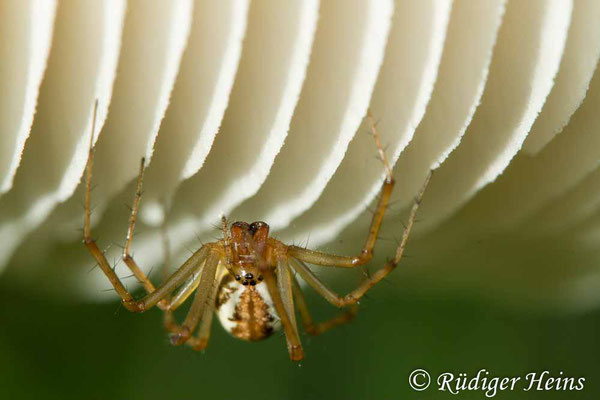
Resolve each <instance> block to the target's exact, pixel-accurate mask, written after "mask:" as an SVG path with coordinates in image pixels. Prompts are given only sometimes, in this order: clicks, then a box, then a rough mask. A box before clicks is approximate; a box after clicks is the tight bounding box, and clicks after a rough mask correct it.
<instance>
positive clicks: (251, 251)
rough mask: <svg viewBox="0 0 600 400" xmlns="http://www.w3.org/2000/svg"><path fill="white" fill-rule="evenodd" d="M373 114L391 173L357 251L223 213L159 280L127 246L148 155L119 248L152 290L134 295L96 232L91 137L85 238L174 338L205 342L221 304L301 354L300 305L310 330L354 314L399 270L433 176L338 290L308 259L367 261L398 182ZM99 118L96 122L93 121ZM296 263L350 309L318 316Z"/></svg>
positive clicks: (123, 292)
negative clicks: (387, 243)
mask: <svg viewBox="0 0 600 400" xmlns="http://www.w3.org/2000/svg"><path fill="white" fill-rule="evenodd" d="M95 116H96V109H94V120H95ZM368 117H369V120H370V123H371V133H372V135H373V137H374V138H375V143H376V146H377V150H378V152H379V157H380V158H381V161H382V162H383V165H384V168H385V172H386V178H385V180H384V182H383V185H382V188H381V195H380V198H379V202H378V205H377V208H376V210H375V213H374V215H373V219H372V221H371V227H370V229H369V233H368V235H367V239H366V242H365V244H364V247H363V250H362V251H361V253H360V254H359V255H356V256H338V255H332V254H327V253H323V252H319V251H314V250H308V249H305V248H301V247H298V246H290V245H286V244H284V243H282V242H280V241H278V240H276V239H274V238H272V237H270V236H269V225H267V224H266V223H265V222H253V223H251V224H248V223H246V222H235V223H233V224H232V225H231V227H230V228H229V229H228V225H227V221H226V219H225V217H223V218H222V230H223V238H222V239H221V240H218V241H216V242H213V243H207V244H205V245H203V246H202V247H201V248H200V249H199V250H198V251H196V252H195V253H194V254H193V255H192V256H191V257H190V258H189V259H188V260H187V261H186V262H184V263H183V265H182V266H181V267H179V269H178V270H177V271H176V272H174V273H173V274H172V275H171V276H169V277H168V278H167V279H166V280H164V282H163V283H162V284H161V285H160V286H159V287H157V288H155V287H154V285H153V284H152V282H150V280H149V279H148V277H147V276H146V275H145V274H144V273H143V272H142V270H141V269H140V268H139V267H138V266H137V264H136V262H135V261H134V259H133V257H132V256H131V253H130V248H131V241H132V238H133V231H134V227H135V221H136V216H137V212H138V208H139V203H140V199H141V189H142V180H143V171H144V160H143V159H142V161H141V165H140V171H139V176H138V180H137V190H136V194H135V199H134V203H133V208H132V211H131V216H130V219H129V228H128V231H127V237H126V243H125V247H124V250H123V256H122V258H123V261H124V262H125V264H126V265H127V267H129V269H130V270H131V272H132V273H133V275H134V276H135V277H136V278H137V279H138V280H139V282H140V283H141V284H142V286H143V287H144V289H145V290H146V292H147V294H146V296H144V297H143V298H142V299H139V300H136V299H134V298H133V296H132V295H131V293H130V292H129V291H127V289H126V288H125V287H124V286H123V284H122V283H121V281H120V279H119V277H118V276H117V275H116V273H115V272H114V270H113V269H112V268H111V266H110V265H109V263H108V262H107V260H106V258H105V256H104V254H103V252H102V251H100V249H99V248H98V246H97V245H96V242H95V241H94V239H93V238H92V232H91V225H90V214H91V210H90V197H91V194H90V191H91V179H92V164H93V153H94V149H93V146H92V142H91V140H90V147H89V154H88V161H87V166H86V182H85V185H86V186H85V214H84V240H83V242H84V244H85V246H86V247H87V249H88V250H89V251H90V253H91V254H92V256H93V257H94V258H95V259H96V262H97V263H98V265H99V266H100V268H101V269H102V271H103V272H104V274H105V275H106V276H107V278H108V280H109V281H110V283H111V284H112V286H113V287H114V289H115V290H116V292H117V294H118V295H119V296H120V297H121V299H122V302H123V305H124V306H125V308H126V309H127V310H129V311H132V312H144V311H146V310H148V309H150V308H152V307H154V306H157V307H159V308H160V309H162V310H163V311H165V315H166V317H165V326H166V328H167V330H168V331H169V332H170V341H171V343H172V344H174V345H181V344H184V343H186V344H188V345H190V346H192V347H193V348H194V349H196V350H202V349H204V348H206V346H207V345H208V339H209V336H210V327H211V323H212V317H213V313H214V312H216V313H217V314H218V316H219V320H220V321H221V324H222V325H223V327H224V328H225V329H226V330H227V331H229V332H230V333H231V334H232V335H233V336H235V337H237V338H240V339H243V340H248V341H257V340H262V339H265V338H267V337H269V336H270V335H271V334H272V333H273V332H274V331H276V330H277V329H280V328H283V331H284V333H285V338H286V341H287V348H288V352H289V356H290V358H291V359H292V360H293V361H299V360H302V359H303V357H304V351H303V349H302V344H301V342H300V338H299V334H298V328H297V324H296V313H295V309H296V307H297V308H298V311H299V314H300V318H301V320H302V325H303V327H304V329H305V331H306V332H307V333H309V334H313V335H318V334H320V333H323V332H325V331H327V330H329V329H330V328H332V327H334V326H337V325H339V324H342V323H344V322H347V321H349V320H351V319H352V318H353V317H354V315H355V314H356V309H357V305H356V303H357V301H358V300H359V299H360V298H361V297H362V296H363V295H364V294H365V293H366V292H367V291H368V290H369V289H370V288H371V287H373V286H374V285H375V284H377V283H378V282H379V281H381V280H382V279H383V278H385V277H386V276H387V275H388V274H389V273H390V272H391V271H392V270H394V268H396V266H397V265H398V263H399V262H400V259H401V258H402V254H403V252H404V248H405V246H406V243H407V241H408V237H409V234H410V231H411V228H412V226H413V223H414V221H415V216H416V213H417V209H418V207H419V204H420V202H421V199H422V197H423V194H424V192H425V188H426V187H427V184H428V182H429V180H430V178H431V173H430V174H428V176H427V179H426V181H425V183H424V184H423V186H422V188H421V190H420V191H419V193H417V195H416V197H415V201H414V204H413V206H412V209H411V211H410V215H409V219H408V223H407V224H406V227H405V229H404V233H403V236H402V240H401V241H400V243H399V245H398V248H397V249H396V253H395V255H394V257H393V258H392V259H391V260H389V261H388V262H386V263H385V264H384V265H383V267H381V268H380V269H379V270H377V271H376V272H375V273H374V274H372V275H371V276H370V277H368V278H365V279H364V280H363V281H362V282H361V283H360V284H359V285H358V287H356V288H355V289H354V290H352V291H350V292H349V293H348V294H346V295H345V296H339V295H338V294H337V293H335V292H333V291H332V290H331V289H329V288H328V287H327V286H326V285H325V284H324V283H323V282H322V281H321V280H320V279H319V278H318V277H317V276H316V275H315V274H314V273H313V272H312V271H311V269H310V268H309V267H308V266H307V265H306V263H308V264H313V265H319V266H326V267H338V268H356V267H358V266H362V265H365V264H366V263H368V262H369V261H370V260H371V258H372V256H373V247H374V245H375V241H376V239H377V234H378V232H379V227H380V226H381V222H382V219H383V216H384V213H385V210H386V208H387V206H388V202H389V199H390V196H391V193H392V188H393V187H394V179H393V178H392V170H391V167H390V165H389V163H388V161H387V159H386V157H385V153H384V151H383V148H382V145H381V141H380V139H379V136H378V134H377V131H376V128H375V123H374V120H373V117H372V115H371V114H370V113H369V114H368ZM94 125H95V123H93V125H92V126H94ZM92 137H93V134H92ZM292 271H294V272H296V273H298V275H300V276H301V277H302V279H304V281H305V282H306V283H307V284H308V285H309V286H310V287H312V288H313V289H314V290H315V291H316V292H317V293H318V294H320V295H321V296H322V297H324V298H325V299H326V300H327V301H329V302H330V303H331V304H333V305H334V306H336V307H340V308H341V307H347V311H346V312H345V313H343V314H340V315H338V316H336V317H334V318H332V319H331V320H328V321H325V322H322V323H314V322H313V320H312V317H311V315H310V313H309V311H308V308H307V306H306V302H305V300H304V296H303V294H302V289H301V288H300V285H299V284H298V281H297V280H296V278H295V276H294V275H295V274H293V273H292ZM194 292H195V295H194V299H193V301H192V304H191V306H190V309H189V311H188V313H187V316H186V318H185V320H184V321H183V323H182V324H177V323H175V322H174V320H173V318H172V314H171V313H172V312H173V311H174V310H175V309H177V308H178V307H179V306H180V305H181V304H182V303H183V302H185V300H186V299H187V298H188V297H189V296H191V295H192V293H194ZM198 324H200V327H199V328H198V330H197V333H196V335H195V336H192V334H193V332H194V331H195V330H196V328H197V326H198Z"/></svg>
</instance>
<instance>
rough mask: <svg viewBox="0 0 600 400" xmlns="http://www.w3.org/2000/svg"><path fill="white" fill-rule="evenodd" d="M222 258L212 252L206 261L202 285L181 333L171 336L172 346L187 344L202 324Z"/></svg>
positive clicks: (181, 327) (201, 280) (197, 291)
mask: <svg viewBox="0 0 600 400" xmlns="http://www.w3.org/2000/svg"><path fill="white" fill-rule="evenodd" d="M220 258H221V256H220V255H219V253H218V252H216V251H211V252H210V254H209V256H208V259H207V260H206V264H205V265H204V270H203V271H202V274H201V278H200V283H199V284H198V288H197V289H196V294H195V295H194V301H193V302H192V305H191V307H190V310H189V311H188V314H187V316H186V317H185V320H184V321H183V324H182V325H181V326H180V327H179V329H178V330H179V331H178V332H177V333H173V334H172V335H171V343H172V344H174V345H181V344H183V343H185V342H186V341H187V340H188V339H189V338H190V336H191V335H192V332H193V331H194V329H196V326H197V325H198V322H200V318H201V317H202V314H203V313H204V309H205V307H206V304H207V303H208V299H209V296H210V295H211V293H212V292H213V291H214V286H215V285H216V284H217V282H216V279H215V276H216V272H217V266H218V265H219V262H220ZM176 273H177V272H176ZM168 282H169V280H167V281H166V282H165V284H167V283H168Z"/></svg>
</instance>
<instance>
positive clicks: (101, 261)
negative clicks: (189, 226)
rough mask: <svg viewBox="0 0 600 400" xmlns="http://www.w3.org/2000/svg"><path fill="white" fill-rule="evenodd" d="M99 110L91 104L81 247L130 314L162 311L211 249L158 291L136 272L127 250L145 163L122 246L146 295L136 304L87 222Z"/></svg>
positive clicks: (198, 254) (196, 255)
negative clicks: (170, 295) (91, 114)
mask: <svg viewBox="0 0 600 400" xmlns="http://www.w3.org/2000/svg"><path fill="white" fill-rule="evenodd" d="M97 109H98V101H96V102H95V104H94V114H93V118H92V132H91V134H90V145H89V149H88V159H87V164H86V170H85V202H84V222H83V243H84V245H85V246H86V247H87V249H88V250H89V252H90V254H91V255H92V256H93V257H94V259H95V260H96V262H97V263H98V265H99V267H100V269H101V270H102V272H104V274H105V275H106V277H107V278H108V280H109V282H110V283H111V285H112V286H113V287H114V289H115V291H116V292H117V294H118V295H119V297H120V298H121V300H122V302H123V305H124V306H125V308H126V309H127V310H129V311H133V312H143V311H145V310H147V309H149V308H151V307H153V306H155V305H157V304H158V305H159V307H161V308H163V309H164V308H166V307H167V306H168V303H167V302H166V300H164V298H165V297H166V296H168V294H169V293H171V292H172V291H173V290H175V288H177V287H178V286H179V285H180V284H182V283H183V282H184V281H185V280H186V279H187V278H188V277H189V276H190V275H191V274H193V273H194V271H195V270H197V269H198V267H199V266H200V265H202V263H203V262H204V260H205V259H206V258H207V257H208V255H209V252H210V250H211V249H210V248H209V247H208V246H204V247H203V248H201V249H200V250H198V251H197V252H196V253H194V254H193V255H192V256H191V257H190V258H189V259H188V260H187V261H186V262H185V263H184V264H183V265H182V266H181V267H180V268H179V270H177V272H175V273H174V274H173V275H171V277H170V278H169V279H167V280H166V281H165V282H164V283H163V284H162V285H161V286H160V287H159V288H158V289H156V288H155V287H154V285H153V284H152V282H150V280H149V279H148V277H147V276H146V275H145V274H144V273H143V272H142V271H141V269H140V268H138V266H137V264H136V263H135V261H134V260H133V258H132V257H131V255H130V253H129V249H130V246H131V240H132V238H133V230H134V227H135V220H136V216H137V211H138V208H139V203H140V198H141V189H142V181H143V171H144V160H143V159H142V162H141V164H140V174H139V176H138V182H137V190H136V195H135V200H134V205H133V208H132V211H131V217H130V220H129V229H128V232H127V241H126V245H125V250H124V254H123V259H124V261H125V263H126V264H127V266H128V267H129V269H130V270H131V272H132V273H133V275H134V276H135V277H136V278H137V279H138V281H139V282H140V283H142V285H143V286H144V289H145V290H146V292H147V293H148V294H147V295H146V296H145V297H144V298H142V299H141V300H137V301H136V300H135V299H134V298H133V296H132V294H131V293H130V292H129V291H128V290H127V289H126V288H125V286H124V285H123V283H122V282H121V280H120V279H119V277H118V276H117V274H116V273H115V271H114V270H113V269H112V267H111V266H110V264H109V263H108V261H107V260H106V257H105V255H104V253H103V252H102V251H101V250H100V248H99V247H98V245H97V244H96V241H95V240H94V239H93V237H92V227H91V222H90V219H91V218H90V217H91V188H92V169H93V163H94V148H93V138H94V127H95V125H96V113H97Z"/></svg>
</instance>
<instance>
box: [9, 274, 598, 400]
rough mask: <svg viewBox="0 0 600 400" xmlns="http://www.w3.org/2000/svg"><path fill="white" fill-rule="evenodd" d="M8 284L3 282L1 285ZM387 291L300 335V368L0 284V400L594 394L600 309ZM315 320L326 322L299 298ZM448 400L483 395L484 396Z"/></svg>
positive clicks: (267, 346) (227, 343) (217, 339)
mask: <svg viewBox="0 0 600 400" xmlns="http://www.w3.org/2000/svg"><path fill="white" fill-rule="evenodd" d="M5 276H6V275H5ZM395 282H396V281H395V280H391V281H388V282H387V284H385V283H384V284H383V285H381V286H379V287H377V288H375V290H374V291H372V292H371V293H370V295H369V296H368V298H367V299H365V300H364V301H363V302H362V303H361V311H360V314H359V315H358V317H357V319H356V320H355V321H353V322H352V323H351V324H349V325H346V326H343V327H340V328H338V329H334V330H332V331H330V332H327V333H326V334H324V335H323V336H320V337H309V336H306V335H303V337H302V339H303V342H304V346H305V350H306V359H305V360H304V361H302V362H301V363H300V364H293V363H291V362H290V361H289V360H288V356H287V351H286V347H285V341H284V338H283V337H282V336H281V335H275V337H273V338H271V339H269V340H267V341H264V342H261V343H245V342H242V341H239V340H235V339H232V338H231V337H229V335H228V334H227V333H225V332H224V331H223V330H222V328H221V327H220V326H219V324H218V323H216V324H215V325H213V337H212V338H211V343H210V346H209V348H208V350H207V351H206V352H205V353H195V352H193V351H191V350H190V349H189V348H186V347H182V348H175V347H172V346H170V345H169V344H168V342H167V339H166V335H165V334H164V332H163V331H162V329H161V314H160V312H159V311H158V310H152V311H150V312H148V313H146V314H142V315H133V314H130V313H128V312H126V311H125V310H124V309H123V308H122V307H120V306H119V304H118V302H117V301H114V302H110V303H108V304H82V303H79V302H74V301H72V300H70V299H69V296H62V297H61V296H48V295H46V294H44V293H43V292H38V291H34V290H32V289H31V288H30V287H20V286H19V284H18V283H15V281H14V280H8V279H5V278H3V280H2V281H1V282H0V301H1V303H2V306H1V307H0V321H2V329H1V331H0V393H1V394H2V398H3V399H21V398H36V399H179V398H181V399H192V398H198V399H233V398H245V399H318V398H329V399H400V398H403V399H406V398H408V399H449V398H454V396H452V395H451V394H449V393H443V392H438V391H436V390H435V389H434V388H433V386H432V387H430V388H429V389H427V390H425V391H424V392H420V393H417V392H414V391H412V390H411V389H410V387H409V385H408V376H409V373H410V372H411V371H412V370H413V369H416V368H424V369H426V370H428V371H429V372H430V373H431V375H432V376H437V374H439V373H441V372H453V373H455V374H458V373H460V372H466V373H469V374H475V373H476V372H477V371H478V370H479V369H481V368H485V369H487V370H488V371H491V373H492V374H493V375H497V376H521V375H524V374H526V373H527V372H532V371H536V372H541V371H542V370H545V369H547V370H549V371H551V372H552V373H553V374H554V375H558V373H559V371H564V373H565V375H574V376H584V377H585V378H586V383H585V389H584V390H583V391H582V392H538V393H533V392H521V391H517V392H512V393H511V392H502V393H499V394H498V395H497V396H496V397H495V398H500V399H506V398H519V399H598V398H600V384H599V382H600V373H599V371H600V340H599V337H598V332H600V330H599V327H600V312H598V311H593V312H587V313H580V314H572V313H571V314H568V315H563V314H561V315H555V313H552V312H543V311H540V310H539V309H538V310H537V311H532V310H531V309H527V310H526V309H522V308H515V307H514V306H507V305H506V304H503V303H502V302H499V301H491V300H484V299H483V297H482V296H481V295H480V294H479V293H476V292H470V291H468V290H464V289H462V290H422V289H421V288H419V286H418V285H417V286H412V287H411V285H405V286H402V287H399V286H398V284H397V283H395ZM309 302H310V304H311V306H312V307H311V308H312V310H313V311H314V313H315V316H317V317H321V318H325V317H327V316H330V315H332V313H334V312H335V310H334V309H333V307H331V306H329V305H327V304H326V303H325V302H324V301H323V300H322V299H319V298H317V297H316V296H314V295H309ZM457 398H464V399H482V398H485V397H484V395H483V393H482V392H463V393H462V394H460V396H459V397H457Z"/></svg>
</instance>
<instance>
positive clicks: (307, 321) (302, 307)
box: [292, 276, 358, 336]
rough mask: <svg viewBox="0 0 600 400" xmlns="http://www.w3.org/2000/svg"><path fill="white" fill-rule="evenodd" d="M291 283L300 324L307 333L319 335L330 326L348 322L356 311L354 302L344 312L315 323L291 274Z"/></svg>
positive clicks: (300, 289)
mask: <svg viewBox="0 0 600 400" xmlns="http://www.w3.org/2000/svg"><path fill="white" fill-rule="evenodd" d="M292 283H293V286H294V300H295V301H296V304H297V306H298V311H299V312H300V317H301V318H302V326H303V327H304V330H305V331H306V333H308V334H309V335H315V336H316V335H320V334H322V333H324V332H326V331H328V330H330V329H331V328H334V327H336V326H338V325H342V324H345V323H347V322H350V321H352V320H353V319H354V317H355V316H356V314H357V313H358V306H357V305H356V304H354V305H352V306H350V307H348V309H347V310H346V312H344V313H341V314H338V315H336V316H335V317H333V318H331V319H329V320H327V321H323V322H320V323H318V324H315V323H314V321H313V319H312V316H311V315H310V311H309V310H308V306H307V305H306V300H305V299H304V293H302V288H301V287H300V285H299V284H298V281H297V280H296V278H295V277H294V276H292Z"/></svg>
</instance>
